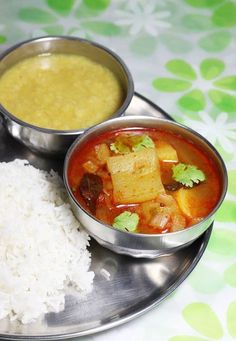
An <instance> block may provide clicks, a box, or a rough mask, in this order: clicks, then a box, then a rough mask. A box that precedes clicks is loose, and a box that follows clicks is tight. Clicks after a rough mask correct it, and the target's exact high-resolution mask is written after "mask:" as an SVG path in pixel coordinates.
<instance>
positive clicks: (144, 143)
mask: <svg viewBox="0 0 236 341" xmlns="http://www.w3.org/2000/svg"><path fill="white" fill-rule="evenodd" d="M154 147H155V144H154V142H153V140H152V139H151V138H150V137H149V136H148V135H141V136H140V139H139V141H137V142H136V143H135V144H134V145H133V147H132V150H133V151H134V152H138V151H140V150H142V149H144V148H154Z"/></svg>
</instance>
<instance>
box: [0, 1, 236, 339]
mask: <svg viewBox="0 0 236 341" xmlns="http://www.w3.org/2000/svg"><path fill="white" fill-rule="evenodd" d="M0 5H1V7H0V8H1V10H0V19H1V20H0V49H1V50H4V49H5V48H6V47H8V46H10V45H12V44H13V43H16V42H17V41H20V40H24V39H27V38H30V37H37V36H42V35H48V34H63V35H71V36H79V37H84V38H87V39H91V40H94V41H97V42H100V43H102V44H104V45H106V46H107V47H109V48H111V49H113V50H114V51H116V52H117V53H118V54H119V55H120V56H121V57H122V58H123V59H124V61H125V62H126V64H127V65H128V67H129V68H130V70H131V72H132V74H133V77H134V81H135V87H136V91H138V92H140V93H141V94H143V95H145V96H146V97H148V98H150V99H151V100H152V101H153V102H155V103H157V104H158V105H159V106H161V107H162V108H163V109H164V110H166V111H167V112H168V113H169V114H170V115H172V116H173V117H174V118H175V119H176V120H177V121H179V122H181V123H184V124H186V125H188V126H190V127H192V128H193V129H195V130H197V131H198V132H200V133H201V134H202V135H204V136H205V137H207V138H208V139H209V140H210V141H211V142H212V143H213V144H214V145H215V146H216V148H217V149H218V150H219V152H220V153H221V155H222V157H223V158H224V160H225V162H226V164H227V168H228V174H229V190H228V193H227V196H226V200H225V202H224V204H223V205H222V207H221V208H220V210H219V212H218V213H217V217H216V222H215V227H214V230H213V234H212V237H211V240H210V243H209V245H208V248H207V250H206V252H205V254H204V256H203V258H202V260H201V262H200V264H199V265H198V266H197V268H196V269H195V270H194V272H193V273H192V274H191V275H190V277H189V278H188V279H187V280H186V281H185V282H184V283H183V284H182V286H181V287H180V288H179V289H178V290H177V291H176V292H175V294H174V295H172V296H171V297H170V298H169V299H168V300H166V301H165V302H164V303H163V304H161V305H160V306H159V307H157V308H156V309H154V310H153V311H151V312H149V313H147V314H146V315H145V316H143V317H140V318H139V319H137V320H135V321H133V322H130V323H129V324H126V325H123V326H121V327H118V328H116V329H114V330H110V331H107V332H104V333H101V334H99V335H95V336H90V337H85V338H82V339H83V340H88V341H89V340H96V341H102V340H110V339H112V340H113V341H116V340H119V341H120V340H136V341H139V340H140V341H143V340H149V341H154V340H155V341H159V340H162V341H204V340H205V341H210V340H227V341H230V340H236V229H235V227H236V152H235V149H236V55H235V51H236V1H234V0H231V1H230V0H162V1H161V0H156V1H155V0H45V1H44V0H21V1H19V0H18V1H17V0H8V1H4V0H0Z"/></svg>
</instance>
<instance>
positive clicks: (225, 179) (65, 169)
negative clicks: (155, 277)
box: [63, 115, 228, 238]
mask: <svg viewBox="0 0 236 341" xmlns="http://www.w3.org/2000/svg"><path fill="white" fill-rule="evenodd" d="M147 119H148V120H151V121H153V122H165V123H166V122H167V123H169V124H170V125H172V126H177V127H179V128H181V129H184V130H187V131H188V132H190V133H191V134H192V135H195V136H196V137H198V138H200V139H202V140H203V142H205V143H206V144H207V145H208V147H210V149H211V150H212V151H213V152H214V154H215V155H216V157H217V159H218V160H219V163H220V165H221V167H222V171H223V177H222V178H223V179H222V191H221V195H220V197H219V200H218V201H217V204H216V206H215V207H214V208H213V210H212V211H211V212H210V213H209V214H208V215H207V216H206V217H204V218H203V219H202V220H201V221H200V222H198V223H197V224H194V225H191V226H189V227H187V228H186V229H183V230H180V231H175V232H167V233H150V234H147V233H134V232H129V231H121V230H119V229H115V228H114V227H112V226H111V225H109V224H106V223H104V222H102V221H101V220H99V219H97V218H96V217H95V216H93V215H92V214H91V213H90V212H88V211H87V210H86V209H85V208H84V207H83V206H82V205H80V203H79V202H78V201H77V200H76V198H75V196H74V194H73V192H72V191H71V188H70V186H69V182H68V176H67V175H68V166H69V161H70V158H71V156H72V154H73V152H74V150H75V149H76V147H77V145H78V144H80V143H81V141H83V139H85V138H86V137H87V135H88V134H90V133H92V132H93V131H96V130H97V129H99V128H100V127H101V126H102V124H103V122H102V123H100V124H98V125H96V126H94V127H91V128H89V129H88V130H87V131H86V132H85V133H84V134H83V135H82V136H79V137H77V138H76V140H75V141H74V142H73V143H72V145H71V146H70V148H69V149H68V151H67V153H66V156H65V159H64V166H63V182H64V186H65V188H66V191H67V194H68V195H69V197H70V198H71V199H72V200H73V202H74V203H75V204H76V206H77V207H78V208H79V209H81V210H82V211H83V212H84V213H85V214H86V215H88V216H89V217H90V218H92V219H93V220H95V221H96V222H97V223H99V224H100V225H102V226H103V227H104V228H105V229H107V228H109V229H111V230H112V231H115V232H117V233H118V234H119V233H120V234H124V233H125V234H128V235H130V236H135V237H136V238H150V237H151V238H152V237H161V236H164V235H168V236H175V235H181V234H182V233H184V232H186V231H189V230H192V229H197V228H198V227H200V225H201V224H202V223H204V222H205V221H207V220H208V219H209V218H211V217H212V216H213V215H214V214H215V213H216V211H217V210H218V209H219V207H220V206H221V204H222V202H223V200H224V198H225V196H226V193H227V189H228V174H227V169H226V166H225V163H224V160H223V159H222V157H221V155H220V153H219V152H218V151H217V149H216V148H215V147H214V146H213V145H212V144H211V143H210V142H209V141H208V140H207V139H206V138H205V137H204V136H202V135H201V134H199V133H198V132H197V131H195V130H193V129H192V128H190V127H188V126H186V125H183V124H181V123H178V122H175V121H171V120H168V119H165V118H159V117H151V116H142V115H134V116H123V117H118V118H114V119H112V120H110V121H109V122H110V124H112V123H113V122H119V121H121V122H123V121H126V120H133V121H134V126H133V127H135V121H136V120H147ZM136 127H141V124H137V126H136ZM108 129H109V128H108ZM116 129H118V128H114V129H111V130H116ZM85 229H86V227H85Z"/></svg>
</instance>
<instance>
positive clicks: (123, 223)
mask: <svg viewBox="0 0 236 341" xmlns="http://www.w3.org/2000/svg"><path fill="white" fill-rule="evenodd" d="M138 222H139V216H138V214H137V213H131V212H129V211H124V212H122V213H121V214H119V215H118V216H117V217H115V219H114V222H113V224H112V226H113V227H115V228H117V229H118V230H121V231H128V232H134V231H135V230H136V227H137V226H138Z"/></svg>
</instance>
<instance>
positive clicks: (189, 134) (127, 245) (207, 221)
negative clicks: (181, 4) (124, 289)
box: [63, 116, 227, 258]
mask: <svg viewBox="0 0 236 341" xmlns="http://www.w3.org/2000/svg"><path fill="white" fill-rule="evenodd" d="M125 127H145V128H161V129H165V130H168V131H171V132H174V133H177V134H181V135H182V136H183V137H185V138H187V139H188V140H191V141H193V142H194V143H195V144H197V145H198V146H199V147H200V148H201V149H202V150H204V151H205V152H206V153H207V154H208V155H209V157H210V158H211V159H212V160H213V162H214V163H215V166H216V167H217V169H218V171H219V174H220V177H221V182H222V191H221V196H220V199H219V201H218V203H217V205H216V207H215V208H214V210H213V211H212V212H211V213H210V214H209V215H208V216H207V217H206V218H204V219H203V220H202V221H201V222H200V223H198V224H196V225H193V226H191V227H189V228H186V229H184V230H182V231H178V232H171V233H166V234H138V233H137V234H135V233H129V232H123V231H119V230H117V229H114V228H112V227H111V226H109V225H106V224H104V223H102V222H101V221H99V220H98V219H96V218H95V217H93V216H92V215H91V214H90V213H89V212H87V211H86V210H85V209H84V208H83V207H82V206H81V205H80V204H79V203H78V202H77V200H76V198H75V197H74V195H73V193H72V191H71V189H70V186H69V183H68V178H67V172H68V166H69V163H70V159H71V157H72V155H73V153H74V152H75V150H77V149H78V148H83V146H84V145H85V144H86V143H87V142H88V141H89V140H90V139H92V138H94V137H95V136H98V135H100V134H102V133H104V132H107V131H111V130H113V129H117V128H125ZM63 176H64V183H65V186H66V190H67V192H68V195H69V200H70V203H71V206H72V209H73V212H74V214H75V216H76V217H77V219H78V220H79V221H80V223H81V224H82V226H83V227H84V228H85V230H86V231H87V232H88V234H89V235H91V236H92V237H93V238H95V239H96V240H97V241H98V243H99V244H101V245H102V246H104V247H106V248H108V249H111V250H113V251H115V252H117V253H120V254H127V255H130V256H133V257H147V258H155V257H157V256H160V255H165V254H168V253H172V252H174V251H176V250H178V249H180V248H182V247H184V246H186V245H188V244H190V243H192V242H193V241H194V240H195V239H196V238H198V237H199V236H200V235H201V234H202V233H203V232H204V231H206V230H207V229H208V227H209V226H210V225H211V223H212V222H213V219H214V215H215V213H216V211H217V209H218V208H219V206H220V205H221V203H222V201H223V199H224V197H225V194H226V190H227V172H226V167H225V165H224V162H223V160H222V158H221V156H220V155H219V153H218V152H217V151H216V149H215V148H214V147H213V146H212V145H211V144H210V143H209V142H208V141H207V140H206V139H205V138H204V137H202V136H201V135H199V134H198V133H197V132H195V131H193V130H192V129H190V128H187V127H185V126H183V125H180V124H178V123H175V122H172V121H169V120H165V119H160V118H153V117H144V116H134V117H129V116H127V117H120V118H116V119H113V120H110V121H109V122H103V123H101V124H99V125H97V126H96V127H93V128H91V129H89V130H88V131H87V132H85V134H84V135H83V136H82V137H81V138H78V139H77V140H76V141H75V142H74V143H73V145H72V146H71V147H70V149H69V150H68V152H67V155H66V158H65V163H64V173H63Z"/></svg>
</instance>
